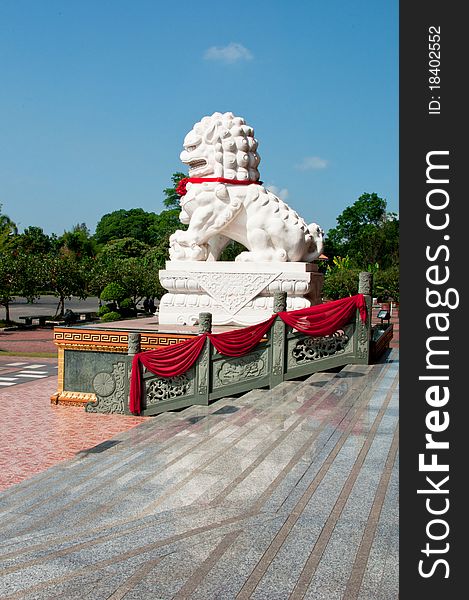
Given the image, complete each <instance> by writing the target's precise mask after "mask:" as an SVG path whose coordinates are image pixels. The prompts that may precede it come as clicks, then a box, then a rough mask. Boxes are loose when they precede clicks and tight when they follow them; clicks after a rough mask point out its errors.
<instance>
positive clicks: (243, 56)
mask: <svg viewBox="0 0 469 600" xmlns="http://www.w3.org/2000/svg"><path fill="white" fill-rule="evenodd" d="M204 58H205V60H219V61H220V62H224V63H227V64H233V63H235V62H238V61H240V60H252V58H253V56H252V53H251V52H250V51H249V50H248V49H247V48H245V47H244V46H243V45H242V44H238V43H236V42H231V43H230V44H228V46H221V47H219V46H211V47H210V48H208V49H207V50H206V51H205V54H204Z"/></svg>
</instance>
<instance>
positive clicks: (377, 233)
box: [324, 193, 399, 268]
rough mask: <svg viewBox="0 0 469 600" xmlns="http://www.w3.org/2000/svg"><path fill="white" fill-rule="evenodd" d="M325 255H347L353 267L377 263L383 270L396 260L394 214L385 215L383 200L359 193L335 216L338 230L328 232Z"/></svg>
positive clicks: (397, 222) (396, 221) (397, 232)
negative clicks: (352, 201) (359, 194)
mask: <svg viewBox="0 0 469 600" xmlns="http://www.w3.org/2000/svg"><path fill="white" fill-rule="evenodd" d="M324 253H325V254H326V255H327V256H328V257H329V259H330V260H332V259H333V258H334V256H342V257H345V256H348V257H350V260H351V262H352V264H353V266H355V267H358V268H366V267H367V265H368V264H375V263H378V264H379V265H380V267H382V268H386V267H388V266H390V265H391V264H396V263H397V262H398V257H399V221H398V219H397V215H395V214H394V213H388V212H386V200H384V199H383V198H380V197H379V196H378V195H377V194H376V193H372V194H369V193H365V194H362V195H361V196H360V197H359V198H358V200H357V201H356V202H355V203H354V204H353V205H352V206H349V207H347V208H346V209H345V210H344V211H343V212H342V213H341V214H340V215H339V216H338V217H337V227H335V228H333V229H330V230H329V232H328V233H327V236H326V240H325V249H324Z"/></svg>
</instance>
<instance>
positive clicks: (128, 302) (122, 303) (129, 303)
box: [119, 298, 134, 310]
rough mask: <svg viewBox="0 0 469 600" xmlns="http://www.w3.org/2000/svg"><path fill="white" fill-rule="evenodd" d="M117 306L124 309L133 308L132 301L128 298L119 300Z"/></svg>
mask: <svg viewBox="0 0 469 600" xmlns="http://www.w3.org/2000/svg"><path fill="white" fill-rule="evenodd" d="M119 308H123V309H124V310H129V309H133V308H134V303H133V302H132V300H131V299H130V298H124V299H123V300H121V301H120V302H119Z"/></svg>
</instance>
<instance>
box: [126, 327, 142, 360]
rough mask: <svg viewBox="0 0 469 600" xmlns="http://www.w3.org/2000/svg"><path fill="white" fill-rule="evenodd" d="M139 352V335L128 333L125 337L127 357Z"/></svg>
mask: <svg viewBox="0 0 469 600" xmlns="http://www.w3.org/2000/svg"><path fill="white" fill-rule="evenodd" d="M139 352H140V334H139V333H138V332H132V333H129V335H128V337H127V355H128V356H134V355H135V354H138V353H139Z"/></svg>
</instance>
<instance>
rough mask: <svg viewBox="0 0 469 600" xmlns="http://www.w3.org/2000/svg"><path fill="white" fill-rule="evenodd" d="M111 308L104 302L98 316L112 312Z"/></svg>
mask: <svg viewBox="0 0 469 600" xmlns="http://www.w3.org/2000/svg"><path fill="white" fill-rule="evenodd" d="M110 312H111V309H110V308H109V306H108V305H107V304H104V305H103V306H100V307H99V309H98V317H104V315H107V313H110Z"/></svg>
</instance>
